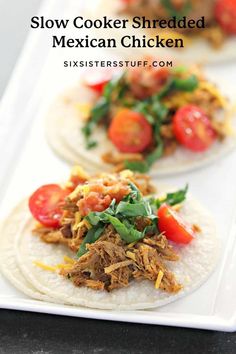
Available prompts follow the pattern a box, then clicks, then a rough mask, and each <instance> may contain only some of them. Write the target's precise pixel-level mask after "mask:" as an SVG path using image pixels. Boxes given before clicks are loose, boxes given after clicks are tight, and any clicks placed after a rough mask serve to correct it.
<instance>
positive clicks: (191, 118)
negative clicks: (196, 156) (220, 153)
mask: <svg viewBox="0 0 236 354" xmlns="http://www.w3.org/2000/svg"><path fill="white" fill-rule="evenodd" d="M173 130H174V134H175V137H176V139H177V140H178V142H179V143H180V144H182V145H184V146H185V147H186V148H188V149H190V150H192V151H195V152H200V151H205V150H207V149H208V148H209V147H210V146H211V145H212V144H213V142H214V141H215V139H216V132H215V130H214V129H213V127H212V124H211V121H210V119H209V118H208V117H207V115H206V113H205V112H204V111H203V110H202V109H201V108H199V107H198V106H194V105H191V104H189V105H187V106H184V107H181V108H180V109H178V111H177V112H176V113H175V115H174V118H173Z"/></svg>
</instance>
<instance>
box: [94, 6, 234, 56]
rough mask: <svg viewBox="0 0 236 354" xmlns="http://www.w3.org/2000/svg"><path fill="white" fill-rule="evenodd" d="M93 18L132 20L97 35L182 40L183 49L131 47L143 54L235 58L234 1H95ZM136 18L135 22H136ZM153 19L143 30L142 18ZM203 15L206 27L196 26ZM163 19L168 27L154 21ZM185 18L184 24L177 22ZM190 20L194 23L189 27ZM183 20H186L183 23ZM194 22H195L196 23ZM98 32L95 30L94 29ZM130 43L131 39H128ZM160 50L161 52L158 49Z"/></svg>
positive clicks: (125, 51) (126, 49) (133, 50)
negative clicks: (160, 25) (121, 26)
mask: <svg viewBox="0 0 236 354" xmlns="http://www.w3.org/2000/svg"><path fill="white" fill-rule="evenodd" d="M88 13H89V16H90V17H92V18H93V17H94V19H97V18H98V14H100V16H101V17H102V16H104V15H106V16H107V17H108V18H109V19H113V20H115V19H119V20H121V21H122V20H124V19H129V23H128V25H127V26H126V27H125V28H121V29H119V30H117V29H114V30H112V29H110V30H109V31H107V32H106V31H103V33H102V32H101V33H99V30H97V29H96V34H97V35H99V36H100V35H101V36H102V34H103V36H102V38H104V36H105V37H106V33H107V35H108V36H109V38H110V37H111V33H112V31H113V33H112V36H114V37H116V38H119V40H120V41H121V40H122V38H123V37H124V36H127V35H130V36H131V37H132V35H133V34H135V36H136V38H143V37H144V38H146V42H148V40H149V39H155V37H156V36H157V35H158V36H159V37H161V38H163V39H164V41H166V40H168V39H171V40H172V41H173V43H175V41H176V40H179V39H180V40H181V41H182V43H183V45H184V48H178V47H177V48H176V49H175V48H167V47H165V48H162V47H158V48H157V49H156V48H149V47H148V46H146V47H145V48H137V47H134V48H132V52H133V53H135V52H136V53H138V52H139V53H140V52H141V51H144V50H145V53H149V54H151V55H154V54H155V51H156V53H157V55H158V56H159V57H160V56H161V57H163V56H164V57H170V56H172V55H173V56H174V57H175V58H176V59H177V58H178V59H179V60H184V61H186V60H187V61H188V62H192V63H196V62H201V61H203V62H204V63H205V62H221V61H225V60H227V59H228V60H232V59H234V58H235V56H236V52H235V50H234V48H235V43H236V26H235V21H236V5H235V2H234V1H233V0H205V1H202V0H116V1H107V0H96V1H95V2H94V4H93V8H92V9H91V8H90V9H88ZM133 18H136V22H135V23H134V26H135V27H134V28H133V27H132V25H133V22H132V21H133V20H132V19H133ZM144 18H145V20H147V21H148V20H150V23H149V24H146V25H145V27H144V28H143V29H142V26H141V24H142V21H143V19H144ZM203 18H204V26H202V25H200V24H199V25H198V26H197V25H195V24H196V23H198V21H200V22H201V23H202V21H203ZM159 20H162V22H163V20H164V21H166V23H167V24H168V23H169V21H170V20H171V21H172V23H171V24H170V26H169V27H164V28H163V27H159V24H157V25H155V21H157V22H158V21H159ZM179 20H180V21H182V25H180V26H178V25H176V23H177V22H178V21H179ZM189 20H190V23H191V22H192V23H191V25H190V26H188V21H189ZM147 21H146V22H147ZM183 21H184V22H183ZM193 21H195V24H194V25H193ZM94 33H95V31H94ZM128 43H129V42H128ZM119 50H123V52H124V54H125V53H126V54H127V53H128V52H129V51H130V48H123V47H122V46H119ZM157 51H158V52H157Z"/></svg>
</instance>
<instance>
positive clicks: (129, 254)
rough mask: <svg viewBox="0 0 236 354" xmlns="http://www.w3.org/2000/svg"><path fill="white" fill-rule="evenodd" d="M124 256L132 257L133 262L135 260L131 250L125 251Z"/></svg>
mask: <svg viewBox="0 0 236 354" xmlns="http://www.w3.org/2000/svg"><path fill="white" fill-rule="evenodd" d="M126 256H127V257H128V258H130V259H132V260H133V261H134V262H135V261H136V257H135V254H134V253H133V252H130V251H127V252H126Z"/></svg>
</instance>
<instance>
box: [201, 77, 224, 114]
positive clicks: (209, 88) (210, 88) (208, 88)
mask: <svg viewBox="0 0 236 354" xmlns="http://www.w3.org/2000/svg"><path fill="white" fill-rule="evenodd" d="M199 88H200V89H203V90H206V91H208V92H210V93H211V94H212V95H213V96H215V97H216V98H217V100H218V101H219V103H220V105H221V106H222V107H224V108H225V107H227V106H228V102H227V100H226V98H225V97H224V96H222V95H221V94H220V92H219V91H218V89H217V87H215V86H214V85H213V84H211V83H210V82H207V81H200V83H199Z"/></svg>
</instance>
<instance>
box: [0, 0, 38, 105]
mask: <svg viewBox="0 0 236 354" xmlns="http://www.w3.org/2000/svg"><path fill="white" fill-rule="evenodd" d="M41 2H42V0H0V48H1V55H0V98H1V96H2V94H3V92H4V89H5V87H6V85H7V82H8V81H9V79H10V76H11V73H12V71H13V69H14V65H15V63H16V61H17V59H18V56H19V54H20V52H21V50H22V47H23V44H24V41H25V39H26V36H27V33H28V31H29V29H30V19H31V17H32V16H34V15H36V14H37V10H38V8H39V6H40V4H41Z"/></svg>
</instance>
